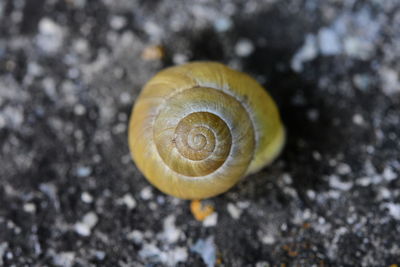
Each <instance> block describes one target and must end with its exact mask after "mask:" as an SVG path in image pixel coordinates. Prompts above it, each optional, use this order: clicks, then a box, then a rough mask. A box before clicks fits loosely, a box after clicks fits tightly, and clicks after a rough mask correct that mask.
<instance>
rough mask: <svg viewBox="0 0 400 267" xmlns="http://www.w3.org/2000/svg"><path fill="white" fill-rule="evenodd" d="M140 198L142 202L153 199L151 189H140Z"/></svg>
mask: <svg viewBox="0 0 400 267" xmlns="http://www.w3.org/2000/svg"><path fill="white" fill-rule="evenodd" d="M140 197H141V198H142V199H143V200H149V199H151V198H153V191H152V189H151V187H149V186H146V187H144V188H143V189H142V191H140Z"/></svg>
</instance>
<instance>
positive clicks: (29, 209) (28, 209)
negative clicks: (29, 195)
mask: <svg viewBox="0 0 400 267" xmlns="http://www.w3.org/2000/svg"><path fill="white" fill-rule="evenodd" d="M24 211H26V212H28V213H35V212H36V205H35V204H34V203H25V204H24Z"/></svg>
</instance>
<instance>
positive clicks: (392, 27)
mask: <svg viewBox="0 0 400 267" xmlns="http://www.w3.org/2000/svg"><path fill="white" fill-rule="evenodd" d="M398 25H400V3H399V1H397V0H388V1H375V0H369V1H355V0H351V1H337V0H330V1H318V0H289V1H276V0H263V1H260V0H247V1H237V0H236V1H212V0H203V1H180V0H175V1H172V0H169V1H166V0H164V1H161V0H160V1H130V0H120V1H112V0H102V1H91V0H59V1H57V0H36V1H28V0H2V1H0V151H1V152H0V265H1V266H3V265H4V266H54V265H56V266H96V265H101V266H142V265H147V266H175V265H180V266H206V264H207V265H208V266H212V265H213V261H214V258H216V259H217V262H218V264H220V265H221V264H222V265H224V266H275V265H278V264H282V263H285V264H288V265H300V266H311V265H315V266H326V265H328V266H330V265H331V266H360V265H361V266H389V265H390V264H400V262H399V255H400V245H399V244H400V235H399V234H398V233H399V232H400V180H399V178H398V176H399V174H400V142H399V138H400V128H399V124H400V119H399V118H400V116H399V112H400V77H399V70H400V66H399V62H400V45H399V44H400V27H398ZM153 45H162V46H163V47H164V50H165V57H164V58H163V59H162V60H156V59H155V60H144V59H142V57H141V54H142V52H143V51H144V49H146V48H148V47H151V46H153ZM204 59H206V60H216V61H220V62H223V63H226V64H228V65H230V66H231V67H234V68H236V69H239V70H243V71H245V72H248V73H249V74H251V75H252V76H253V77H255V78H256V79H257V80H259V81H260V82H261V83H262V84H263V85H265V87H266V88H268V90H269V91H270V92H271V94H272V96H273V97H274V98H275V99H276V101H277V103H278V105H279V106H280V109H281V112H282V117H283V120H284V123H285V125H286V127H287V131H288V142H287V145H286V147H285V150H284V152H283V154H282V156H281V157H280V158H279V159H278V160H277V161H276V162H275V163H274V164H273V165H271V166H270V167H268V168H266V169H264V170H263V171H261V172H260V173H258V174H255V175H252V176H250V177H248V178H246V179H245V180H244V181H243V182H242V183H240V184H239V185H238V186H236V187H235V188H234V189H233V190H231V191H230V192H228V193H226V194H224V195H221V196H219V197H217V198H214V199H211V200H210V201H209V202H210V203H211V204H213V205H214V206H215V209H216V212H215V213H214V214H213V215H212V216H213V217H212V218H211V219H209V221H208V222H205V223H200V222H197V221H195V219H194V218H193V216H192V215H191V214H190V211H189V204H188V202H186V201H182V200H178V199H175V198H172V197H169V196H165V195H163V194H162V193H160V192H159V191H157V190H156V189H154V188H152V187H151V186H150V185H149V184H148V183H147V182H146V181H145V180H144V178H143V177H142V175H141V174H140V173H139V172H138V171H137V169H136V168H135V166H134V164H133V163H132V162H131V159H130V156H129V151H128V145H127V138H126V137H127V121H128V120H129V115H130V110H131V107H132V104H133V101H134V100H135V97H136V96H137V95H138V93H139V91H140V88H141V86H142V85H143V84H144V83H145V82H146V80H147V79H149V78H150V77H151V76H152V75H153V74H154V73H156V72H157V71H158V70H160V69H162V68H163V67H166V66H170V65H172V64H179V63H183V62H186V61H192V60H204Z"/></svg>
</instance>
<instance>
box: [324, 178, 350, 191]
mask: <svg viewBox="0 0 400 267" xmlns="http://www.w3.org/2000/svg"><path fill="white" fill-rule="evenodd" d="M329 185H330V186H331V187H332V188H335V189H339V190H343V191H348V190H350V189H351V188H352V187H353V183H352V182H343V181H341V180H340V178H339V176H336V175H331V176H330V177H329Z"/></svg>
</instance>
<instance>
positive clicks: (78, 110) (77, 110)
mask: <svg viewBox="0 0 400 267" xmlns="http://www.w3.org/2000/svg"><path fill="white" fill-rule="evenodd" d="M74 113H75V114H76V115H78V116H82V115H83V114H85V113H86V108H85V106H83V105H81V104H77V105H75V106H74Z"/></svg>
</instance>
